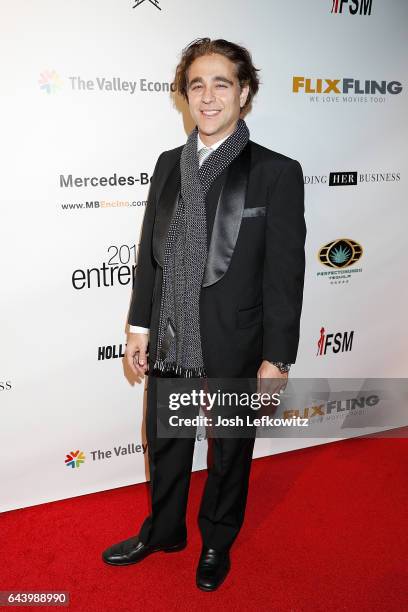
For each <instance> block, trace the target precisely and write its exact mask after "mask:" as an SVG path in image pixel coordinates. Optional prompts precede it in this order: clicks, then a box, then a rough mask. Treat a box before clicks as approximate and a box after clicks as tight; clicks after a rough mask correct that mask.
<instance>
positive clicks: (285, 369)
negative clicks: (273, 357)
mask: <svg viewBox="0 0 408 612" xmlns="http://www.w3.org/2000/svg"><path fill="white" fill-rule="evenodd" d="M269 363H271V364H272V365H274V366H276V367H277V368H278V370H279V371H280V373H281V374H285V373H287V372H289V370H290V366H291V365H292V364H291V363H282V361H270V362H269Z"/></svg>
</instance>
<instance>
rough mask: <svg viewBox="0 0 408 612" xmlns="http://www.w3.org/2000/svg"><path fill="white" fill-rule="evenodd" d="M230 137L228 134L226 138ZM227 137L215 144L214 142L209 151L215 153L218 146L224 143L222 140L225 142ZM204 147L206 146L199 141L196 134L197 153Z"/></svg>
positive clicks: (198, 135) (198, 136)
mask: <svg viewBox="0 0 408 612" xmlns="http://www.w3.org/2000/svg"><path fill="white" fill-rule="evenodd" d="M230 135H231V134H228V136H230ZM228 136H225V138H221V140H217V142H214V144H212V145H211V149H212V150H213V151H215V149H217V148H218V147H219V146H220V144H222V143H223V142H224V140H227V138H228ZM206 146H207V145H205V144H204V143H203V141H202V140H201V138H200V134H197V151H199V150H200V149H202V148H203V147H206Z"/></svg>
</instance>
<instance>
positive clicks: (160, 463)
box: [139, 376, 255, 550]
mask: <svg viewBox="0 0 408 612" xmlns="http://www.w3.org/2000/svg"><path fill="white" fill-rule="evenodd" d="M157 381H158V379H157V377H155V376H149V381H148V387H147V413H146V436H147V443H148V452H149V468H150V492H151V504H152V509H151V514H150V515H149V516H148V517H147V518H146V519H145V521H144V522H143V525H142V527H141V529H140V532H139V538H140V540H141V541H142V542H143V543H144V544H149V545H151V546H157V545H167V544H168V545H172V544H178V543H179V542H181V541H183V540H185V539H186V538H187V528H186V509H187V499H188V492H189V486H190V479H191V469H192V463H193V453H194V444H195V438H160V437H157V426H156V422H157ZM254 442H255V438H254V437H249V438H211V439H210V444H212V462H211V465H210V466H209V469H208V477H207V482H206V485H205V489H204V494H203V498H202V501H201V506H200V510H199V516H198V523H199V527H200V531H201V537H202V541H203V544H204V546H206V547H208V548H214V549H215V550H228V549H229V548H230V547H231V545H232V543H233V541H234V540H235V538H236V537H237V535H238V533H239V530H240V528H241V526H242V523H243V521H244V514H245V506H246V500H247V494H248V484H249V474H250V470H251V463H252V453H253V448H254Z"/></svg>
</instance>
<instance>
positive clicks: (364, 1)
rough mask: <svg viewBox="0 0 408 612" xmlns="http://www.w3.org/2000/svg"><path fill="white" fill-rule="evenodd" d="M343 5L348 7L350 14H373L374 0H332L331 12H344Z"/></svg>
mask: <svg viewBox="0 0 408 612" xmlns="http://www.w3.org/2000/svg"><path fill="white" fill-rule="evenodd" d="M343 5H346V7H348V10H349V13H350V15H357V14H358V15H371V5H372V0H332V8H331V11H330V12H331V13H336V14H342V13H343ZM350 5H351V6H350Z"/></svg>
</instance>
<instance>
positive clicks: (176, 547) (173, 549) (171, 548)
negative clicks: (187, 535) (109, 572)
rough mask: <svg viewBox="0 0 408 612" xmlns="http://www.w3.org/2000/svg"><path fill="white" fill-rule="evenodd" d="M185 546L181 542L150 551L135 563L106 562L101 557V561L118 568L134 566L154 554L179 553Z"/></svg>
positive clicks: (185, 544)
mask: <svg viewBox="0 0 408 612" xmlns="http://www.w3.org/2000/svg"><path fill="white" fill-rule="evenodd" d="M186 546H187V541H185V542H181V543H180V544H175V545H174V546H166V548H155V549H153V550H151V551H150V552H148V553H147V555H145V556H144V557H142V558H141V559H136V561H127V562H126V563H115V562H114V561H108V560H107V559H105V558H104V557H102V560H103V561H104V562H105V563H107V564H108V565H116V566H119V567H120V566H122V565H134V564H135V563H140V561H143V560H144V559H146V557H148V556H149V555H152V554H153V553H155V552H166V553H172V552H179V551H180V550H184V549H185V547H186Z"/></svg>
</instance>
